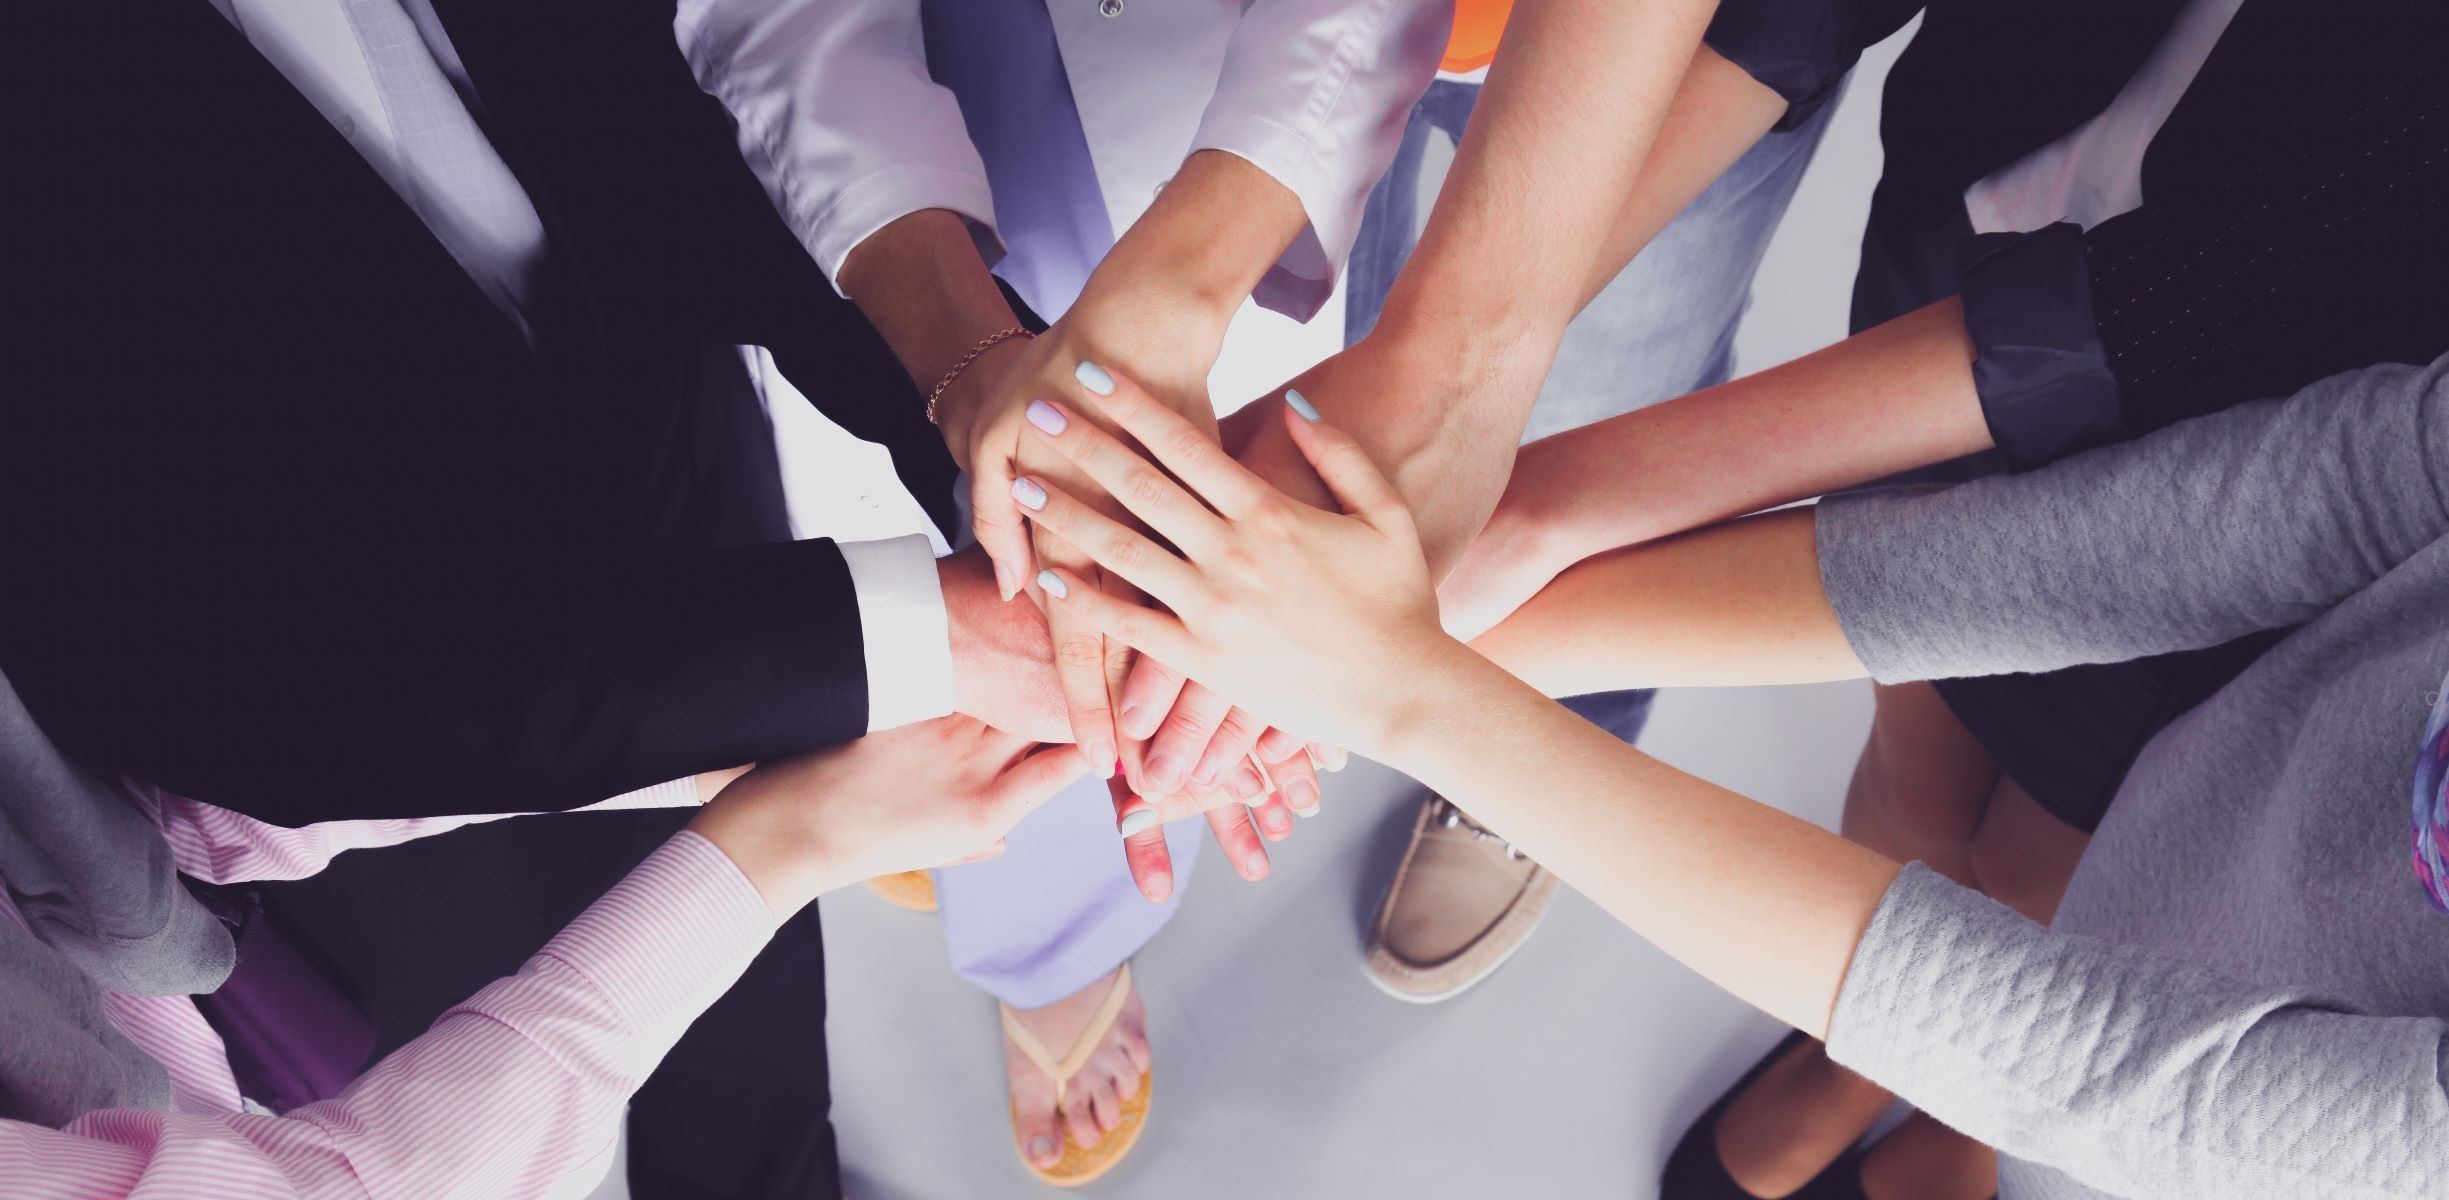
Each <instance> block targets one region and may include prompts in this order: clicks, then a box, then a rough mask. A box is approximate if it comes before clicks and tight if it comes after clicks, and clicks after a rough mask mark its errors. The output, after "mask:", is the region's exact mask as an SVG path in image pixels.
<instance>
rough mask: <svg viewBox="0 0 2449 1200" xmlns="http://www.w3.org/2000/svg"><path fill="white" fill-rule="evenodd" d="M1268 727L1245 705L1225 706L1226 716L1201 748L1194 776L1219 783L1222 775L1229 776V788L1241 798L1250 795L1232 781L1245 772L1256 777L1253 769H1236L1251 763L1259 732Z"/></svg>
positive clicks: (1193, 771) (1200, 779) (1245, 774)
mask: <svg viewBox="0 0 2449 1200" xmlns="http://www.w3.org/2000/svg"><path fill="white" fill-rule="evenodd" d="M1266 729H1267V725H1266V723H1265V722H1263V721H1260V720H1259V719H1258V718H1256V717H1253V716H1251V715H1250V714H1249V713H1248V712H1245V711H1243V710H1242V709H1239V708H1231V709H1227V710H1225V715H1224V719H1223V720H1221V721H1218V722H1216V732H1215V733H1214V734H1212V735H1210V736H1209V738H1208V743H1207V748H1206V749H1205V750H1202V751H1200V752H1199V765H1198V766H1196V767H1193V768H1191V773H1190V777H1191V779H1192V780H1193V781H1195V782H1197V783H1200V784H1211V783H1215V782H1216V781H1218V780H1219V779H1224V780H1227V781H1228V782H1227V784H1226V787H1225V790H1226V791H1228V792H1232V793H1233V794H1234V796H1235V797H1237V798H1239V799H1243V800H1247V799H1249V798H1250V797H1249V793H1246V792H1243V791H1241V790H1240V789H1239V788H1237V787H1234V786H1233V785H1232V783H1231V782H1230V781H1231V780H1236V779H1240V778H1242V777H1244V776H1248V777H1250V778H1251V779H1252V780H1253V781H1255V779H1256V777H1257V773H1256V772H1255V771H1249V770H1241V771H1234V770H1233V768H1235V767H1246V766H1247V765H1248V761H1249V758H1250V752H1251V751H1252V750H1254V749H1256V748H1257V747H1258V741H1259V734H1261V733H1263V732H1265V731H1266ZM1228 771H1231V772H1232V774H1230V775H1228V774H1226V772H1228Z"/></svg>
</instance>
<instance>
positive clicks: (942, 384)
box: [927, 325, 1037, 425]
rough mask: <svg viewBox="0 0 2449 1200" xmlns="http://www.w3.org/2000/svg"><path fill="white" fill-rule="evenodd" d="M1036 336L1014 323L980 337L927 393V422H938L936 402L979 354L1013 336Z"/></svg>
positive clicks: (931, 423) (976, 359)
mask: <svg viewBox="0 0 2449 1200" xmlns="http://www.w3.org/2000/svg"><path fill="white" fill-rule="evenodd" d="M1035 336H1037V335H1035V334H1033V333H1030V332H1029V331H1028V330H1026V329H1023V328H1021V327H1020V326H1018V325H1014V326H1013V327H1011V328H1010V329H998V330H996V331H995V332H993V333H990V334H988V335H986V336H985V337H982V338H979V339H978V344H977V345H975V346H971V347H970V348H969V353H967V354H964V355H962V356H961V359H960V361H959V362H956V363H954V364H952V369H951V370H949V371H946V372H944V377H943V378H942V379H938V380H936V381H935V390H934V391H931V392H928V393H927V423H928V424H930V425H933V424H935V423H936V421H935V406H936V402H937V401H939V400H942V399H943V398H944V393H945V391H947V390H948V389H950V388H951V387H952V385H953V381H954V380H956V379H959V378H960V377H961V372H963V371H966V370H968V369H969V364H971V363H974V362H976V361H978V356H979V355H981V354H984V353H986V352H987V351H989V350H992V349H994V348H995V347H996V346H998V345H1000V344H1002V343H1004V342H1007V341H1010V340H1011V339H1013V338H1016V337H1035Z"/></svg>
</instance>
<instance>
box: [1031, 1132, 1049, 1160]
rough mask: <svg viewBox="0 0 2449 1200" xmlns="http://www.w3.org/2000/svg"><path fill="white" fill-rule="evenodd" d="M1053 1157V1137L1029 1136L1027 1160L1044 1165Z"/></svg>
mask: <svg viewBox="0 0 2449 1200" xmlns="http://www.w3.org/2000/svg"><path fill="white" fill-rule="evenodd" d="M1053 1158H1054V1139H1053V1138H1043V1137H1041V1138H1030V1139H1029V1161H1030V1162H1033V1163H1036V1164H1038V1165H1039V1166H1044V1165H1045V1164H1046V1163H1048V1162H1050V1161H1052V1160H1053Z"/></svg>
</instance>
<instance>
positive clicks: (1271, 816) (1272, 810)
mask: <svg viewBox="0 0 2449 1200" xmlns="http://www.w3.org/2000/svg"><path fill="white" fill-rule="evenodd" d="M1262 803H1263V802H1262ZM1258 814H1259V824H1260V825H1261V826H1262V827H1264V828H1265V829H1266V830H1267V832H1269V833H1272V834H1274V835H1276V836H1278V837H1282V836H1283V835H1284V831H1285V830H1287V829H1290V828H1292V827H1293V819H1292V818H1291V817H1288V816H1285V815H1284V806H1282V805H1280V804H1279V805H1274V806H1270V807H1263V808H1260V809H1259V810H1258Z"/></svg>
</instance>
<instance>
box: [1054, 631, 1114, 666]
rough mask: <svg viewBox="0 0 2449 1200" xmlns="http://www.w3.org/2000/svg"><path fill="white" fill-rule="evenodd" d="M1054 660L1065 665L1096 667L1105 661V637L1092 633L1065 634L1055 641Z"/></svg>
mask: <svg viewBox="0 0 2449 1200" xmlns="http://www.w3.org/2000/svg"><path fill="white" fill-rule="evenodd" d="M1054 654H1055V661H1057V662H1060V663H1062V664H1063V665H1064V666H1067V667H1097V666H1102V665H1103V664H1104V662H1105V639H1103V638H1101V637H1098V636H1097V635H1096V634H1094V633H1072V634H1065V635H1064V636H1063V639H1062V640H1061V641H1059V642H1057V643H1055V648H1054Z"/></svg>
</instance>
